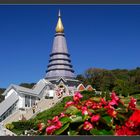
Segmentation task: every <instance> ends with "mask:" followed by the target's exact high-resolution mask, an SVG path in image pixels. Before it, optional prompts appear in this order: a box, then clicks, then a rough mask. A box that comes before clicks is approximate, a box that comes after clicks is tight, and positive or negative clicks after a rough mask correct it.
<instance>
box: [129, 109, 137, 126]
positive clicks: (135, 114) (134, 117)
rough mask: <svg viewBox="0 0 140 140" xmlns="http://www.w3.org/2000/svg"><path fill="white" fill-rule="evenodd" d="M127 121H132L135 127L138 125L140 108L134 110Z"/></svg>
mask: <svg viewBox="0 0 140 140" xmlns="http://www.w3.org/2000/svg"><path fill="white" fill-rule="evenodd" d="M128 121H129V122H131V124H132V123H133V124H134V125H135V127H137V126H140V110H135V111H134V112H133V114H132V115H131V116H130V118H129V119H128Z"/></svg>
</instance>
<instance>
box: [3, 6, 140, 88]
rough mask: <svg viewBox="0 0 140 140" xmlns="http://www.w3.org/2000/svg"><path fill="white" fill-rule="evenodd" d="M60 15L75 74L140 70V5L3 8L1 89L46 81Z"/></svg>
mask: <svg viewBox="0 0 140 140" xmlns="http://www.w3.org/2000/svg"><path fill="white" fill-rule="evenodd" d="M59 9H61V13H62V21H63V24H64V28H65V35H66V39H67V45H68V50H69V53H70V54H71V60H72V64H73V67H74V70H75V74H80V73H83V72H84V71H85V70H86V69H88V68H89V67H97V68H105V69H116V68H120V69H124V68H125V69H134V68H136V67H138V66H140V5H114V6H113V5H0V52H1V53H0V87H5V88H6V87H7V86H9V85H10V84H11V83H13V84H20V83H22V82H28V83H31V82H37V81H38V80H39V79H41V78H43V77H44V76H45V70H46V68H47V65H48V60H49V54H50V52H51V48H52V43H53V38H54V33H55V26H56V23H57V14H58V10H59Z"/></svg>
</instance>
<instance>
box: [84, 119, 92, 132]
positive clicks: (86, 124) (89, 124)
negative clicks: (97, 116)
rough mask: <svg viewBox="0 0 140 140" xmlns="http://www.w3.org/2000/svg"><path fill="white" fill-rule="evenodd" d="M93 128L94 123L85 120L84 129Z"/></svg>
mask: <svg viewBox="0 0 140 140" xmlns="http://www.w3.org/2000/svg"><path fill="white" fill-rule="evenodd" d="M92 128H93V125H92V124H91V123H90V122H88V121H85V122H84V125H83V129H84V130H87V131H89V130H91V129H92Z"/></svg>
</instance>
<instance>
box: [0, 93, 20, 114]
mask: <svg viewBox="0 0 140 140" xmlns="http://www.w3.org/2000/svg"><path fill="white" fill-rule="evenodd" d="M17 100H18V95H17V94H16V93H15V92H13V93H12V94H11V95H10V96H9V97H7V98H6V100H4V101H3V102H1V103H0V116H1V115H2V114H4V113H5V111H6V110H8V109H9V108H10V107H11V106H12V105H13V104H14V103H15V102H16V101H17Z"/></svg>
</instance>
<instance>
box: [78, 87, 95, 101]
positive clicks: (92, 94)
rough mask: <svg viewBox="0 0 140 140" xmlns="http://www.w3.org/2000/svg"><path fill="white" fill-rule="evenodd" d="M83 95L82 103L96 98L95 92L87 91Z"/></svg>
mask: <svg viewBox="0 0 140 140" xmlns="http://www.w3.org/2000/svg"><path fill="white" fill-rule="evenodd" d="M81 94H82V95H83V98H82V99H81V101H84V100H87V99H89V98H91V97H95V96H96V95H95V92H94V91H87V90H84V91H82V92H81Z"/></svg>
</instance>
